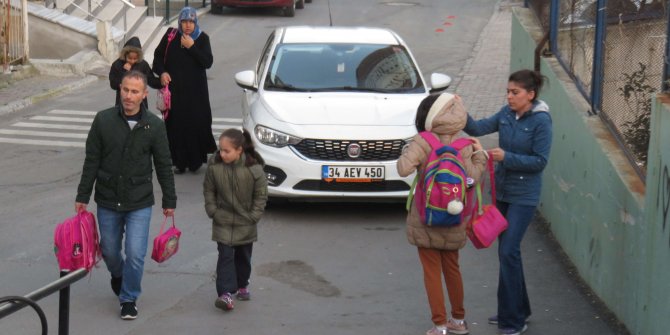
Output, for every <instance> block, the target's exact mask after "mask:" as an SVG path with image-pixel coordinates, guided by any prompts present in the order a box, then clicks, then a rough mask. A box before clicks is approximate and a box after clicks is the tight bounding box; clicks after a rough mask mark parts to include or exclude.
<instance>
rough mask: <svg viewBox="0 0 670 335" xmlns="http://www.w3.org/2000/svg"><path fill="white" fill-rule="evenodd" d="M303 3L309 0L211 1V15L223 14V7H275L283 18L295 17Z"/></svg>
mask: <svg viewBox="0 0 670 335" xmlns="http://www.w3.org/2000/svg"><path fill="white" fill-rule="evenodd" d="M305 2H312V1H311V0H263V1H258V0H212V9H211V12H212V14H221V13H223V7H230V8H235V7H277V8H281V9H282V13H283V14H284V16H288V17H293V16H295V10H296V9H302V8H305Z"/></svg>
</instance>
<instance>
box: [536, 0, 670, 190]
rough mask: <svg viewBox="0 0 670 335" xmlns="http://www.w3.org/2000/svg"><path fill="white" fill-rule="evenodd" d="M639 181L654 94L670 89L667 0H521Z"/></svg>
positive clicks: (643, 174) (669, 1) (642, 174)
mask: <svg viewBox="0 0 670 335" xmlns="http://www.w3.org/2000/svg"><path fill="white" fill-rule="evenodd" d="M525 5H526V6H527V7H529V8H530V9H531V10H533V11H534V12H535V14H536V16H537V17H538V19H539V21H540V22H541V25H542V28H543V29H544V30H545V32H548V33H549V36H550V38H549V40H550V42H549V44H550V50H551V53H552V54H553V55H555V56H556V59H557V60H558V62H559V63H560V64H561V66H563V68H564V69H565V70H566V71H567V72H568V74H569V75H570V76H571V78H572V79H573V81H574V82H575V84H576V85H577V88H578V89H579V91H580V93H581V94H582V95H583V96H584V98H585V99H586V100H587V101H588V102H589V103H590V105H591V111H590V113H592V114H597V115H598V116H600V118H602V119H603V121H604V122H605V124H606V125H607V126H608V127H609V128H610V131H611V133H612V134H613V135H614V137H615V138H616V140H617V141H618V142H619V145H620V146H621V148H622V149H623V152H624V154H625V155H626V157H627V158H628V159H629V160H630V163H631V166H632V167H633V168H634V169H635V170H636V172H637V173H638V175H639V176H640V178H641V179H642V180H643V181H644V179H645V177H646V168H647V166H646V165H647V151H648V146H649V135H650V134H649V122H650V113H651V96H652V95H654V94H655V93H656V92H662V91H665V92H668V91H669V90H670V66H669V64H670V62H669V61H668V59H670V24H669V23H670V0H625V1H624V0H588V1H583V0H526V1H525Z"/></svg>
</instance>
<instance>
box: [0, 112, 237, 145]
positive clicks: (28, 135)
mask: <svg viewBox="0 0 670 335" xmlns="http://www.w3.org/2000/svg"><path fill="white" fill-rule="evenodd" d="M97 113H98V112H95V111H81V110H65V109H54V110H50V111H48V112H46V115H36V116H33V117H31V118H30V120H28V121H26V122H17V123H14V124H12V125H10V126H8V127H6V128H4V129H0V135H4V136H3V137H0V143H14V144H26V145H39V146H45V147H49V146H51V147H54V146H56V147H74V148H84V147H85V146H86V138H87V137H88V131H89V130H90V128H91V123H92V122H93V118H92V116H93V117H94V116H95V115H96V114H97ZM158 116H159V117H160V115H158ZM229 128H236V129H240V130H241V129H242V119H241V118H228V117H215V118H212V136H213V137H214V140H215V141H217V142H218V139H219V136H221V132H222V131H223V130H225V129H229ZM59 130H60V131H59ZM59 139H72V141H63V140H59Z"/></svg>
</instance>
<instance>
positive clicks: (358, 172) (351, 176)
mask: <svg viewBox="0 0 670 335" xmlns="http://www.w3.org/2000/svg"><path fill="white" fill-rule="evenodd" d="M384 172H385V171H384V167H383V166H345V165H323V166H321V179H323V180H324V181H327V182H330V181H335V182H341V183H371V182H375V181H382V180H384V175H385V174H384Z"/></svg>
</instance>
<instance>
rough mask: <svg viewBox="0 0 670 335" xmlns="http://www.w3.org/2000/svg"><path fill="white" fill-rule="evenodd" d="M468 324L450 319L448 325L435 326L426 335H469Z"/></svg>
mask: <svg viewBox="0 0 670 335" xmlns="http://www.w3.org/2000/svg"><path fill="white" fill-rule="evenodd" d="M468 333H469V330H468V323H467V322H465V320H458V321H457V320H454V319H451V318H449V320H448V321H447V324H445V325H441V326H434V327H433V328H431V329H430V330H428V332H426V335H447V334H458V335H464V334H468Z"/></svg>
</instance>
